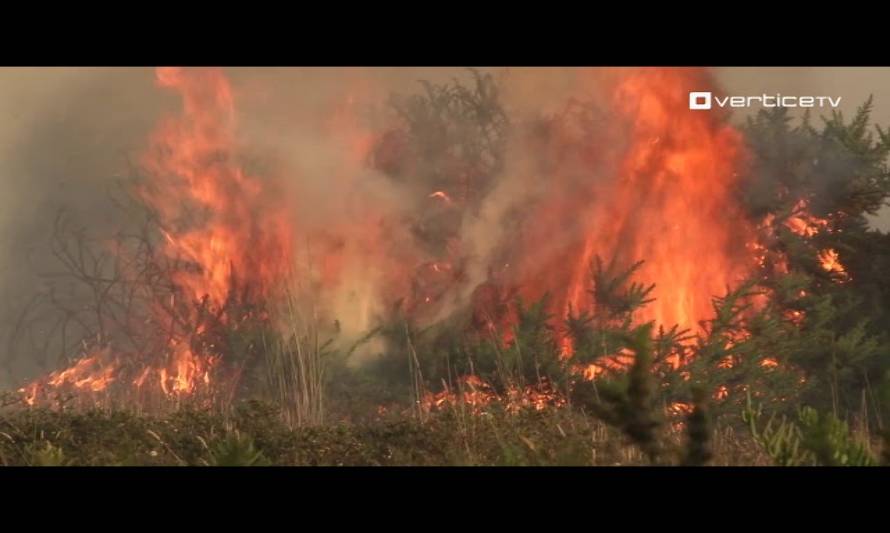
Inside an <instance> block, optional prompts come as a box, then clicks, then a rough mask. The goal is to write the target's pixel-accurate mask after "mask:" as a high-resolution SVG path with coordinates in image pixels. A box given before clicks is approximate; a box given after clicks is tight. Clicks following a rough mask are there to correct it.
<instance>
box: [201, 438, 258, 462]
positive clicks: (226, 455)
mask: <svg viewBox="0 0 890 533" xmlns="http://www.w3.org/2000/svg"><path fill="white" fill-rule="evenodd" d="M207 464H208V465H209V466H267V465H268V464H269V460H268V459H266V457H265V456H264V455H263V452H262V451H260V450H258V449H257V448H256V446H255V445H254V442H253V438H251V437H250V436H248V435H243V434H241V433H239V432H237V431H235V432H232V433H230V434H229V435H226V436H225V437H223V438H222V439H221V440H219V441H218V442H217V443H216V444H214V446H213V447H212V448H211V449H210V457H209V460H208V461H207Z"/></svg>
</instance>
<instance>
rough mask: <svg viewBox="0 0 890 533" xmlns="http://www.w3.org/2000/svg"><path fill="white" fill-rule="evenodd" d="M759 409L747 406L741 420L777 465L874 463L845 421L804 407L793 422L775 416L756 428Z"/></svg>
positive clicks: (749, 403)
mask: <svg viewBox="0 0 890 533" xmlns="http://www.w3.org/2000/svg"><path fill="white" fill-rule="evenodd" d="M761 416H762V406H758V407H757V408H755V407H753V406H752V404H751V399H750V396H749V397H748V404H747V406H746V408H745V410H744V411H743V413H742V419H743V420H744V421H745V422H746V423H747V424H748V425H749V428H750V430H751V434H752V435H753V436H754V439H755V441H756V442H757V443H758V444H759V445H760V446H761V447H762V448H763V449H764V450H765V451H766V452H767V453H768V454H769V456H770V457H772V458H773V460H774V461H775V462H776V464H778V465H781V466H804V465H821V466H873V465H875V464H877V462H876V460H875V458H874V457H873V456H872V455H871V451H870V450H869V447H868V446H867V445H866V444H864V443H862V442H860V441H858V440H857V439H855V438H854V437H853V436H852V435H851V433H850V429H849V427H848V426H847V424H846V422H843V421H841V420H838V418H837V417H835V416H834V415H832V414H830V413H827V414H826V413H819V412H818V411H816V410H815V409H813V408H812V407H807V406H804V407H802V408H801V409H800V410H799V411H798V414H797V420H796V422H794V421H789V420H787V419H786V418H785V416H784V415H783V416H782V417H781V418H780V419H776V418H775V415H773V416H771V417H770V418H769V420H767V422H766V424H765V425H764V426H763V427H762V428H761V427H759V421H760V417H761Z"/></svg>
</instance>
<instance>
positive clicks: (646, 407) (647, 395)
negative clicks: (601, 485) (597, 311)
mask: <svg viewBox="0 0 890 533" xmlns="http://www.w3.org/2000/svg"><path fill="white" fill-rule="evenodd" d="M651 337H652V323H647V324H643V325H642V326H639V327H637V328H635V329H633V330H632V331H631V332H629V333H628V335H627V337H626V339H625V343H626V345H627V346H628V347H629V349H630V350H631V351H632V352H633V355H634V363H633V366H631V368H630V371H629V372H628V373H627V374H626V375H623V376H620V377H618V378H616V379H614V380H611V381H601V382H600V383H598V384H596V385H593V384H591V385H584V384H579V385H580V387H579V388H578V393H577V394H576V395H575V397H574V398H573V400H574V402H575V403H578V404H580V405H581V406H583V407H585V408H587V409H589V410H590V411H591V412H593V413H594V414H595V415H596V416H597V417H598V418H600V419H601V420H603V421H604V422H606V423H607V424H610V425H612V426H614V427H617V428H619V429H620V430H621V431H622V432H624V434H625V435H627V437H628V438H629V439H630V441H631V442H633V443H634V444H636V445H638V446H639V447H640V449H641V450H643V452H644V453H645V454H646V455H647V456H648V457H649V460H650V461H652V462H656V461H657V460H658V456H659V454H660V453H661V450H660V445H659V440H658V435H657V433H658V428H659V425H660V423H661V417H660V416H659V414H658V411H657V409H656V407H655V385H654V383H653V375H652V368H651V361H652V338H651ZM593 387H596V389H598V390H596V389H594V395H593V396H591V395H590V394H589V392H588V391H589V390H590V389H591V388H593Z"/></svg>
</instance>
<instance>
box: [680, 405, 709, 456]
mask: <svg viewBox="0 0 890 533" xmlns="http://www.w3.org/2000/svg"><path fill="white" fill-rule="evenodd" d="M693 399H694V404H693V409H692V412H691V413H689V416H688V417H687V418H686V435H687V444H686V453H685V455H684V458H683V464H684V465H686V466H703V465H705V464H707V463H708V461H710V460H711V459H712V458H713V452H712V451H711V443H710V440H711V432H712V426H711V420H710V416H709V414H708V411H707V401H708V396H707V394H706V393H705V391H704V390H703V389H695V390H694V391H693Z"/></svg>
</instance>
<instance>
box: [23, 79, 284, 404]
mask: <svg viewBox="0 0 890 533" xmlns="http://www.w3.org/2000/svg"><path fill="white" fill-rule="evenodd" d="M157 83H158V85H159V86H160V87H162V88H165V89H171V90H174V91H176V92H177V93H178V94H179V96H180V97H181V100H182V112H181V114H180V115H179V116H173V117H169V118H167V119H165V120H163V121H162V122H161V123H160V125H159V126H158V128H157V129H156V130H155V132H154V133H153V135H152V137H151V139H150V142H149V148H148V150H147V151H146V153H145V154H144V156H143V158H142V168H143V170H144V174H145V180H144V181H143V182H141V183H140V184H139V185H138V186H137V188H136V191H135V192H136V194H137V196H138V197H139V198H140V199H141V200H142V201H143V203H144V205H145V206H146V207H148V208H149V209H150V210H151V211H152V212H153V213H154V214H155V216H156V219H157V222H158V226H159V228H158V229H159V232H160V234H161V236H162V240H161V241H160V243H159V246H158V250H159V251H158V259H159V260H161V259H163V260H166V262H165V263H163V264H164V265H167V266H166V268H168V269H169V275H170V281H171V282H172V284H173V292H172V293H170V294H169V295H164V296H162V297H158V296H157V295H155V299H154V301H151V302H150V303H149V305H150V306H151V312H152V314H153V315H154V317H155V319H154V320H155V322H156V323H157V324H167V325H168V326H166V327H167V329H166V330H165V331H163V332H162V333H163V336H164V337H165V338H166V339H167V340H166V344H164V343H159V344H158V343H156V344H155V345H154V348H153V349H151V350H149V351H148V352H146V353H136V354H133V353H128V354H123V353H113V352H111V351H110V348H108V347H106V348H104V349H103V350H102V351H101V352H99V353H95V354H87V355H85V356H83V357H82V358H81V359H79V360H78V361H76V362H75V363H74V364H73V365H72V366H71V367H70V368H68V369H66V370H63V371H60V372H56V373H53V374H51V375H50V376H48V378H44V379H42V380H38V381H36V382H34V383H32V384H30V385H28V386H26V387H25V388H23V389H22V392H23V393H24V394H25V401H26V403H29V404H33V403H35V402H36V401H37V400H38V399H39V397H40V395H41V392H44V391H49V390H51V389H62V388H73V389H75V390H89V391H91V392H94V393H95V392H100V391H105V390H106V389H107V387H108V386H109V384H111V383H112V382H115V381H122V380H121V379H119V377H120V376H121V375H125V376H126V379H125V381H126V383H127V384H130V385H132V386H133V387H134V388H135V389H136V390H137V391H140V390H143V389H145V387H156V390H157V391H158V393H161V394H163V395H166V396H170V397H177V398H178V397H182V396H189V395H193V394H195V393H196V392H197V391H198V390H201V389H208V388H209V387H210V386H211V381H212V379H213V378H212V374H213V371H214V370H215V369H216V368H217V367H218V366H219V365H218V363H219V362H220V361H221V359H222V358H223V356H224V355H227V354H225V353H224V352H225V350H226V347H225V346H221V345H220V341H219V339H220V338H224V335H223V336H220V335H218V334H216V332H215V331H214V328H216V329H218V328H220V327H231V328H237V327H238V324H239V323H241V322H243V321H244V320H246V319H257V320H263V319H264V317H266V315H265V313H264V312H261V311H257V309H260V310H261V309H262V307H263V305H264V303H265V302H266V301H267V300H268V299H270V298H271V297H272V295H273V289H275V288H276V287H278V286H279V285H281V284H282V283H283V282H284V280H285V278H286V276H287V274H288V269H289V267H290V260H291V253H292V250H291V243H292V236H291V226H290V223H289V219H288V210H287V206H286V205H284V204H283V202H282V201H281V198H282V196H281V195H276V194H274V192H275V191H273V190H270V189H269V188H268V182H267V181H263V180H260V179H259V178H257V177H255V176H252V175H251V174H249V173H247V172H246V171H245V170H244V168H243V167H242V166H241V164H240V162H239V160H238V146H237V142H236V136H235V133H236V120H235V110H234V99H233V95H232V91H231V88H230V86H229V83H228V81H227V79H226V78H225V76H224V75H223V74H222V72H221V71H220V70H217V69H207V70H189V71H186V70H182V69H178V68H159V69H158V70H157ZM168 296H169V297H168ZM214 334H216V336H214ZM228 355H231V354H228ZM124 363H126V364H124Z"/></svg>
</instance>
